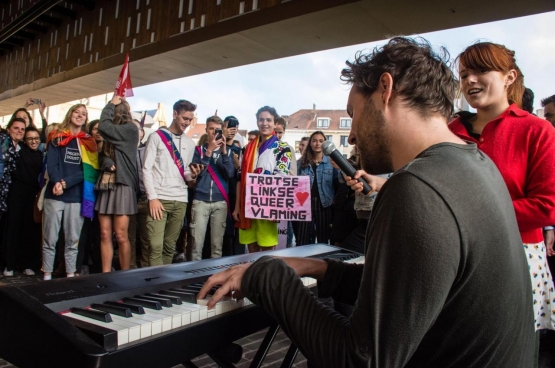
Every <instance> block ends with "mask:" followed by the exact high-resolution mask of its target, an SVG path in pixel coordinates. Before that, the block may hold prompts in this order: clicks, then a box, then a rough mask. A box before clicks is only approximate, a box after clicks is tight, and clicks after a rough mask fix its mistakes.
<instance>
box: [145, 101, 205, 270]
mask: <svg viewBox="0 0 555 368" xmlns="http://www.w3.org/2000/svg"><path fill="white" fill-rule="evenodd" d="M196 109H197V105H195V104H193V103H191V102H190V101H187V100H179V101H177V102H176V103H175V104H174V105H173V121H172V123H171V125H170V126H169V127H168V128H166V127H162V128H160V129H158V130H157V131H156V132H154V133H153V134H151V135H150V136H149V137H148V140H147V142H146V148H145V156H144V162H143V164H142V165H143V183H144V187H145V191H146V195H147V198H148V210H149V213H148V215H147V219H146V228H147V232H148V246H147V247H146V249H145V247H144V246H143V248H142V250H143V251H146V252H147V253H148V255H149V261H148V263H149V266H161V265H165V264H170V263H172V261H173V256H174V253H175V243H176V241H177V238H178V237H179V233H180V232H181V228H182V227H183V219H184V218H185V212H186V211H187V203H188V194H187V188H188V183H192V182H193V181H194V180H195V179H196V175H197V174H196V173H192V172H191V169H190V167H189V164H190V163H191V160H192V159H193V153H194V150H195V142H193V140H192V139H191V138H189V137H187V136H186V135H185V134H184V133H185V130H186V129H187V128H188V127H189V125H190V124H191V122H192V121H193V119H194V118H195V110H196Z"/></svg>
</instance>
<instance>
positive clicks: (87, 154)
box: [79, 134, 100, 219]
mask: <svg viewBox="0 0 555 368" xmlns="http://www.w3.org/2000/svg"><path fill="white" fill-rule="evenodd" d="M87 135H88V134H87ZM79 147H80V148H81V162H82V163H83V198H82V199H81V216H83V217H87V218H90V219H92V218H93V217H94V202H95V201H96V193H95V191H94V185H95V184H96V180H97V179H98V169H99V168H100V166H99V165H98V153H97V152H96V142H95V141H94V139H93V138H92V137H91V136H90V135H88V137H87V138H79Z"/></svg>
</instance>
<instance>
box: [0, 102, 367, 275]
mask: <svg viewBox="0 0 555 368" xmlns="http://www.w3.org/2000/svg"><path fill="white" fill-rule="evenodd" d="M33 103H35V100H34V99H31V100H29V101H28V103H27V104H26V107H25V108H21V109H18V110H17V111H16V112H15V113H14V114H13V117H12V118H11V120H10V122H9V123H8V125H7V127H6V130H5V131H4V132H3V133H2V134H3V136H2V138H1V139H2V142H3V149H2V154H3V159H2V160H1V161H0V162H1V163H2V164H3V168H2V173H3V176H2V178H1V179H0V180H1V181H2V193H1V194H0V195H1V196H3V197H2V200H1V201H0V204H1V206H2V214H3V216H2V219H1V228H2V234H3V236H2V237H1V242H0V245H1V249H2V252H1V257H0V267H1V269H2V270H3V275H4V276H6V277H10V276H13V275H14V271H15V272H19V271H21V272H23V273H24V274H26V275H34V274H35V271H37V270H38V269H40V270H41V271H42V272H43V274H44V276H43V278H44V280H50V279H52V275H53V274H54V276H56V277H60V276H64V275H65V276H66V277H74V276H76V275H77V276H78V275H81V274H83V273H85V274H86V273H89V272H90V273H92V272H110V271H112V270H116V269H117V270H126V269H130V268H136V267H148V266H157V265H164V264H169V263H173V262H181V261H187V260H200V259H202V258H215V257H221V256H226V255H234V254H242V253H244V252H245V251H246V249H245V248H248V251H249V252H254V251H261V250H272V249H275V247H276V246H277V244H278V231H277V221H266V220H253V219H249V218H246V217H245V213H244V200H245V185H244V183H245V178H246V174H247V173H257V174H269V175H297V174H298V175H307V176H310V178H311V187H312V191H311V194H312V206H311V207H312V213H313V220H312V221H311V222H291V223H290V224H289V229H290V234H289V236H288V246H293V245H298V246H300V245H305V244H311V243H315V242H319V243H330V244H335V245H340V244H341V242H342V240H343V239H344V238H347V236H348V235H349V234H350V230H351V229H354V225H353V222H349V221H347V222H346V221H344V219H345V218H344V217H342V216H334V211H333V208H332V207H333V206H332V205H333V204H334V203H336V206H335V207H336V208H337V209H339V208H341V209H342V211H343V212H345V210H346V211H348V212H349V214H350V217H351V218H354V217H355V213H356V211H355V206H354V203H355V200H354V198H355V196H356V195H355V192H354V191H353V190H351V189H350V188H348V187H347V185H346V184H345V180H344V178H343V176H341V175H340V174H339V173H340V171H339V169H338V167H337V166H336V165H334V164H333V163H332V161H331V160H330V159H329V158H328V157H327V156H324V155H323V151H322V143H323V142H324V141H325V140H326V136H325V134H324V133H323V132H322V131H317V132H314V133H313V134H312V135H311V136H310V137H303V138H302V140H301V144H300V145H299V150H300V153H299V154H300V155H299V161H298V162H297V156H296V153H295V152H294V150H293V148H292V147H290V146H289V145H288V144H287V143H286V142H284V141H282V138H283V136H284V134H285V130H286V126H287V124H286V121H285V120H284V119H283V118H282V117H280V116H279V115H278V113H277V112H276V110H275V109H274V108H272V107H270V106H264V107H262V108H260V109H259V111H257V112H256V118H257V125H258V130H253V131H250V132H248V137H246V138H245V137H242V136H241V135H240V134H239V133H238V127H239V121H238V119H237V118H235V117H234V116H228V117H226V118H225V119H223V120H222V119H221V118H220V117H218V116H211V117H209V118H208V119H206V133H205V134H204V135H203V136H202V137H201V138H200V140H199V142H198V145H196V146H195V144H194V142H193V141H192V140H191V139H190V138H189V137H187V136H186V135H185V134H184V132H185V131H186V129H187V128H188V127H189V125H190V123H191V122H192V120H193V118H194V114H195V110H196V105H194V104H193V103H191V102H190V101H186V100H179V101H177V102H176V103H175V105H174V106H173V120H172V123H171V125H170V126H169V127H162V128H160V129H159V130H157V131H156V132H154V133H152V134H151V135H150V136H149V137H148V139H146V137H145V131H144V127H143V126H141V123H140V122H139V121H137V120H133V119H132V115H131V107H130V106H129V104H128V102H127V101H125V100H124V99H122V98H121V97H119V96H114V97H113V99H112V101H110V103H108V104H107V105H106V107H105V108H104V109H103V110H102V113H101V116H100V119H99V120H92V121H88V114H87V108H86V106H85V105H82V104H77V105H74V106H72V107H71V108H70V109H69V110H68V112H67V114H66V116H65V118H64V120H63V121H62V122H61V123H59V124H56V123H54V124H50V125H49V124H48V123H47V121H46V119H45V118H44V111H45V108H46V105H45V102H44V101H42V100H40V101H39V102H38V105H39V106H38V107H39V110H40V112H41V115H42V116H43V119H42V124H43V127H42V130H40V131H39V130H38V129H37V128H36V127H35V126H34V124H33V122H32V118H31V114H30V113H29V111H27V109H26V108H27V107H29V106H30V105H32V104H33ZM145 139H146V143H143V141H144V140H145ZM357 156H358V154H357V153H356V152H353V156H352V157H351V159H352V162H353V163H354V164H355V166H357V167H360V164H357V162H358V161H359V160H358V158H357ZM375 195H376V193H373V195H372V196H370V197H368V198H371V199H372V200H373V198H374V197H375ZM359 196H361V195H359ZM334 217H335V218H336V220H337V221H339V220H340V219H341V220H343V224H341V226H336V228H337V229H341V231H335V232H334V231H333V228H334ZM367 220H368V216H367V217H366V222H367ZM361 228H362V227H361ZM363 238H364V237H363V236H362V237H358V238H357V239H358V241H357V244H354V245H352V246H351V249H353V250H356V251H361V252H362V249H363ZM114 254H117V257H114Z"/></svg>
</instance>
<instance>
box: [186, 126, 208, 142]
mask: <svg viewBox="0 0 555 368" xmlns="http://www.w3.org/2000/svg"><path fill="white" fill-rule="evenodd" d="M204 133H206V124H200V123H197V124H195V125H193V124H191V125H190V126H189V129H188V130H187V132H185V134H186V135H187V137H189V138H191V139H199V138H200V136H201V135H203V134H204Z"/></svg>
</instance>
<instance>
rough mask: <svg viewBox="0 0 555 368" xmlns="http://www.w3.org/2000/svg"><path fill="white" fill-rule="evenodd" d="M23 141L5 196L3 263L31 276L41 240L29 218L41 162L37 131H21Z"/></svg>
mask: <svg viewBox="0 0 555 368" xmlns="http://www.w3.org/2000/svg"><path fill="white" fill-rule="evenodd" d="M24 142H25V144H22V145H21V146H20V147H21V148H20V150H19V157H18V158H17V159H16V170H15V172H14V173H13V175H12V184H11V185H10V191H9V194H8V200H7V202H8V211H7V213H6V218H5V223H4V231H3V245H4V247H3V260H4V263H5V267H6V269H7V270H8V271H13V270H18V269H21V270H23V273H24V274H25V275H29V276H31V275H34V274H35V272H34V271H33V269H38V268H39V267H40V260H41V238H42V233H41V224H37V223H35V221H34V219H33V209H34V206H35V197H36V195H37V194H38V193H39V191H40V186H39V175H40V173H41V169H42V161H43V154H42V152H41V151H40V150H39V149H38V148H39V145H40V143H41V139H40V133H39V131H38V130H37V128H35V127H33V126H29V127H27V129H25V138H24Z"/></svg>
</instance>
